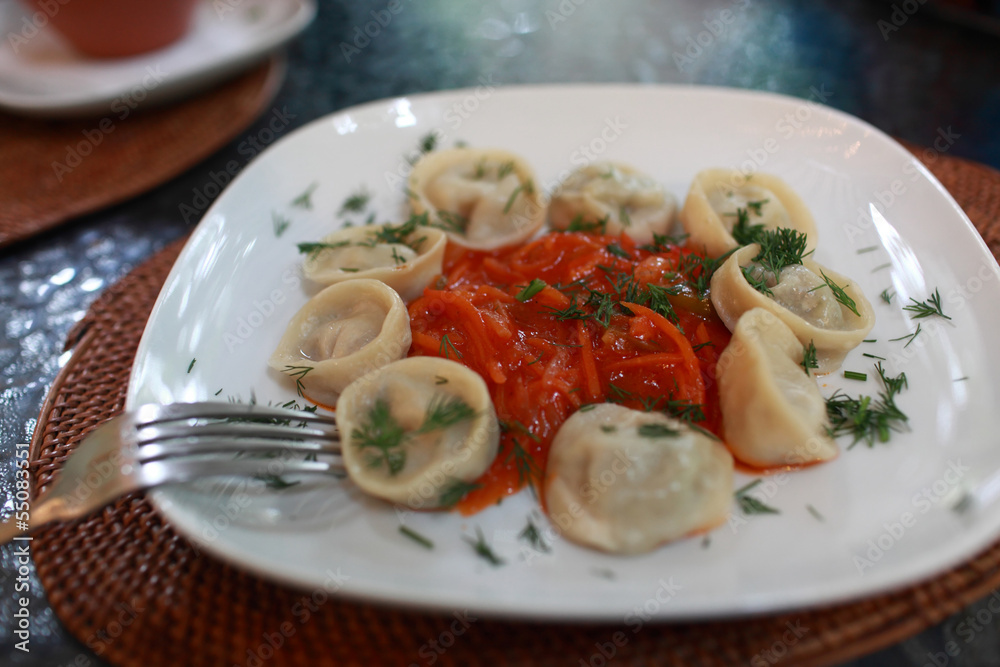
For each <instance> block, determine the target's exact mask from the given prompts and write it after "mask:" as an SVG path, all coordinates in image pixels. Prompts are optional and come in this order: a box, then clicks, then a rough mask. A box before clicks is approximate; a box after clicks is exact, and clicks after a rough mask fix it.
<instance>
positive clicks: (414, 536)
mask: <svg viewBox="0 0 1000 667" xmlns="http://www.w3.org/2000/svg"><path fill="white" fill-rule="evenodd" d="M399 532H400V533H402V534H403V535H405V536H406V537H408V538H410V539H411V540H413V541H414V542H416V543H417V544H419V545H420V546H422V547H423V548H425V549H427V550H428V551H429V550H431V549H433V548H434V543H433V542H431V541H430V540H429V539H427V538H426V537H424V536H423V535H421V534H420V533H418V532H417V531H415V530H412V529H410V528H407V527H406V526H400V527H399Z"/></svg>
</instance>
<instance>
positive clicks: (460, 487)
mask: <svg viewBox="0 0 1000 667" xmlns="http://www.w3.org/2000/svg"><path fill="white" fill-rule="evenodd" d="M478 488H481V485H479V484H475V483H470V482H463V481H462V480H460V479H456V480H454V481H453V482H452V483H451V484H449V485H448V486H446V487H445V489H444V491H442V492H441V497H440V498H439V499H438V502H439V503H440V504H441V507H454V506H455V505H457V504H458V502H459V501H460V500H462V498H464V497H465V496H467V495H469V494H470V493H472V492H473V491H475V490H476V489H478Z"/></svg>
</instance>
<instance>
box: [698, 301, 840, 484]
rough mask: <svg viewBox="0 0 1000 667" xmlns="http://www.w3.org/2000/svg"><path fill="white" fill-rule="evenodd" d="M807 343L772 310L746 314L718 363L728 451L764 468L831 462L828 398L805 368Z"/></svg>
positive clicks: (833, 453)
mask: <svg viewBox="0 0 1000 667" xmlns="http://www.w3.org/2000/svg"><path fill="white" fill-rule="evenodd" d="M803 352H804V347H803V345H802V343H800V342H799V340H798V339H797V338H796V337H795V335H794V334H793V333H792V331H791V329H789V328H788V326H787V325H785V324H784V323H783V322H782V321H781V320H780V319H778V317H776V316H775V315H774V314H773V313H771V312H770V311H768V310H765V309H763V308H753V309H751V310H748V311H747V312H745V313H743V315H742V316H741V317H740V319H739V322H738V323H737V325H736V329H735V330H734V331H733V338H732V340H731V341H730V343H729V345H728V346H726V349H725V350H724V351H723V352H722V354H721V355H720V356H719V361H718V364H717V366H716V372H717V373H718V380H719V399H720V401H721V404H722V421H723V425H724V430H725V433H726V442H727V444H728V445H729V449H730V450H731V451H732V452H733V454H734V455H735V456H736V458H738V459H739V460H740V461H742V462H744V463H747V464H750V465H752V466H757V467H761V468H769V467H774V466H787V465H802V464H806V463H813V462H816V461H827V460H829V459H832V458H833V457H835V456H836V455H837V445H836V443H834V442H833V440H831V439H830V437H829V436H828V435H827V432H826V427H827V426H828V425H829V419H828V418H827V415H826V401H825V400H824V399H823V396H822V394H820V391H819V386H818V385H817V384H816V379H815V378H814V377H812V376H810V375H808V374H807V373H806V370H805V367H803V366H802V359H803Z"/></svg>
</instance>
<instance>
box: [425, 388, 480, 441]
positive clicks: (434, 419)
mask: <svg viewBox="0 0 1000 667" xmlns="http://www.w3.org/2000/svg"><path fill="white" fill-rule="evenodd" d="M476 414H477V413H476V411H475V410H473V409H472V407H471V406H470V405H469V404H468V403H466V402H465V401H464V400H462V398H461V397H459V396H444V395H441V394H438V395H436V396H434V397H433V398H431V400H430V402H429V403H428V404H427V414H426V415H424V422H423V423H422V424H421V425H420V428H419V429H417V430H416V433H429V432H430V431H438V430H441V429H446V428H449V427H451V426H454V425H455V424H459V423H461V422H463V421H469V420H470V419H475V417H476Z"/></svg>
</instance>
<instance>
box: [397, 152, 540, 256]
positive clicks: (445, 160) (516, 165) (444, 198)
mask: <svg viewBox="0 0 1000 667" xmlns="http://www.w3.org/2000/svg"><path fill="white" fill-rule="evenodd" d="M409 196H410V207H411V209H412V211H413V213H414V214H418V215H419V214H424V213H426V214H427V216H428V224H430V225H433V226H436V227H440V228H441V229H443V230H444V231H445V232H446V233H447V234H448V238H449V239H451V240H452V241H453V242H455V243H457V244H458V245H461V246H464V247H467V248H473V249H476V250H489V249H493V248H500V247H503V246H508V245H511V244H514V243H520V242H522V241H524V240H526V239H528V238H529V237H531V236H532V235H533V234H534V233H535V232H536V231H538V229H539V228H540V227H541V226H542V223H543V222H544V221H545V206H544V203H543V201H542V198H541V193H540V192H539V191H538V188H537V186H536V184H535V175H534V173H533V172H532V170H531V168H530V167H529V166H528V165H527V163H525V162H524V160H522V159H521V158H520V157H518V156H517V155H514V154H513V153H508V152H506V151H501V150H484V149H474V148H453V149H450V150H443V151H435V152H432V153H427V154H425V155H424V156H423V157H422V158H420V160H419V161H418V162H417V163H416V164H415V165H413V171H412V172H410V179H409Z"/></svg>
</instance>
